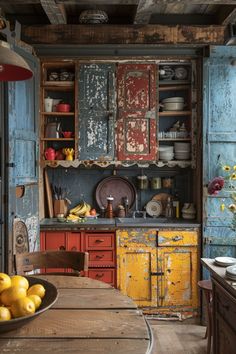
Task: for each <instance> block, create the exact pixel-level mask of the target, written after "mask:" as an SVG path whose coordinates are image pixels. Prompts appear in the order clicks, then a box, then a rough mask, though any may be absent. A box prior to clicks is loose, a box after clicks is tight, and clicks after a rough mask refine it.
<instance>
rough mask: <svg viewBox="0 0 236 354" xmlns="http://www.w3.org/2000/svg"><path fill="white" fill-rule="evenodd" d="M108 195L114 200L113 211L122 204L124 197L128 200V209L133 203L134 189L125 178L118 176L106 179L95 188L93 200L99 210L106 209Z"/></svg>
mask: <svg viewBox="0 0 236 354" xmlns="http://www.w3.org/2000/svg"><path fill="white" fill-rule="evenodd" d="M109 195H111V196H112V197H113V198H114V200H113V208H114V210H115V209H116V208H117V206H118V205H119V204H123V203H124V198H125V197H127V198H128V205H129V209H130V208H131V207H132V206H133V204H134V202H135V196H136V188H135V186H134V185H133V183H131V182H130V181H129V180H128V179H127V178H124V177H119V176H110V177H106V178H104V179H103V180H102V181H100V182H99V183H98V185H97V187H96V192H95V198H96V202H97V204H98V206H99V208H103V207H105V208H106V206H107V197H108V196H109Z"/></svg>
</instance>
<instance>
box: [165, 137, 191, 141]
mask: <svg viewBox="0 0 236 354" xmlns="http://www.w3.org/2000/svg"><path fill="white" fill-rule="evenodd" d="M158 141H191V138H160V139H158Z"/></svg>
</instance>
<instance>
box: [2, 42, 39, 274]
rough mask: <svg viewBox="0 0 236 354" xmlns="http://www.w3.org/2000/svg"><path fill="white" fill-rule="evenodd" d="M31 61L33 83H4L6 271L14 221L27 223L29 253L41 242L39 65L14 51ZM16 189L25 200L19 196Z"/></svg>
mask: <svg viewBox="0 0 236 354" xmlns="http://www.w3.org/2000/svg"><path fill="white" fill-rule="evenodd" d="M15 51H16V52H17V53H19V54H20V55H21V56H22V57H24V59H25V60H26V61H27V62H28V64H29V66H30V68H31V70H32V71H33V73H34V76H33V78H32V79H30V80H26V81H18V82H9V83H6V84H5V105H6V112H5V119H6V120H7V122H8V125H7V129H6V138H7V141H8V144H7V147H6V150H7V151H6V152H7V160H6V166H7V174H6V179H7V180H8V186H7V191H6V192H7V193H6V194H7V209H8V220H7V234H6V245H7V248H8V259H6V261H5V263H6V268H7V269H6V270H7V271H9V272H10V271H11V270H12V261H13V250H14V248H15V245H14V242H15V236H14V235H13V229H14V228H13V224H14V220H15V219H16V218H17V219H18V220H20V221H22V222H23V223H25V225H26V227H27V231H28V239H29V246H30V250H33V249H36V248H37V243H39V213H38V211H39V205H38V188H39V186H38V126H39V108H38V107H39V105H38V102H39V82H40V80H39V65H38V59H37V58H35V57H34V56H33V55H31V54H30V53H26V52H25V51H24V50H22V49H20V48H15ZM17 186H23V187H22V191H23V193H22V197H17V195H18V193H17Z"/></svg>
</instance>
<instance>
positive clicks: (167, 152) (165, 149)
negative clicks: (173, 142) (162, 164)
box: [159, 145, 174, 161]
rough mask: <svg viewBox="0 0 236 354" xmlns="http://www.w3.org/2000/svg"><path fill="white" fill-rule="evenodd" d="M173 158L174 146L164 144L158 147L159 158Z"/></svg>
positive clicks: (166, 159)
mask: <svg viewBox="0 0 236 354" xmlns="http://www.w3.org/2000/svg"><path fill="white" fill-rule="evenodd" d="M173 158H174V146H169V145H165V146H160V147H159V159H160V160H165V161H169V160H173Z"/></svg>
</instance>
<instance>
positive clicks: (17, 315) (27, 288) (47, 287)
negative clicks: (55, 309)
mask: <svg viewBox="0 0 236 354" xmlns="http://www.w3.org/2000/svg"><path fill="white" fill-rule="evenodd" d="M57 297H58V292H57V288H56V287H55V286H54V285H53V284H51V283H50V282H48V281H46V280H44V279H40V278H36V277H33V276H21V275H13V276H9V275H8V274H6V273H0V332H7V331H10V330H13V329H16V328H18V327H21V326H22V325H24V324H26V323H27V322H28V321H31V320H33V319H34V318H35V317H36V316H38V315H40V314H41V313H43V312H44V311H46V310H48V309H49V308H50V307H51V306H52V305H53V304H54V303H55V302H56V300H57Z"/></svg>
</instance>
